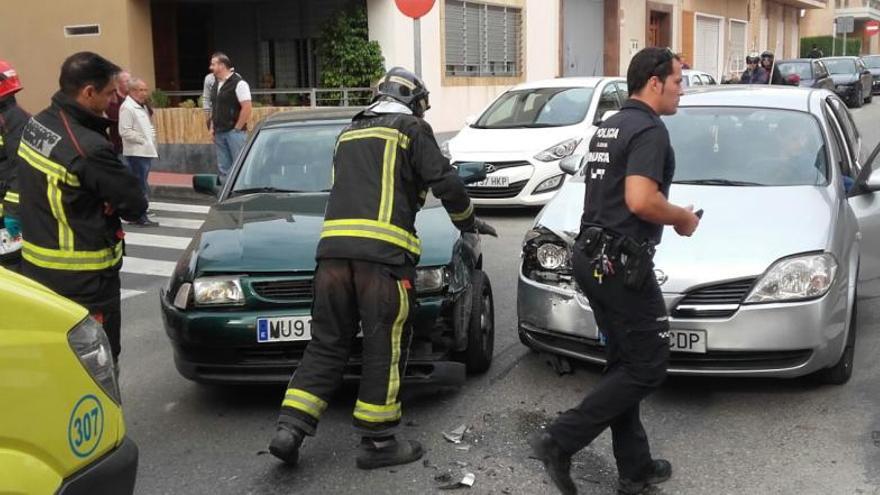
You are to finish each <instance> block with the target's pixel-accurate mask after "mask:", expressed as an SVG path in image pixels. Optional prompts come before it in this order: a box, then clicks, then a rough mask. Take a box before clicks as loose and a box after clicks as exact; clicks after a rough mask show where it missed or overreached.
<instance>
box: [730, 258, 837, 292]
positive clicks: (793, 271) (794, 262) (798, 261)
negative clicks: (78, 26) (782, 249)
mask: <svg viewBox="0 0 880 495" xmlns="http://www.w3.org/2000/svg"><path fill="white" fill-rule="evenodd" d="M836 274H837V260H835V259H834V256H832V255H831V254H828V253H822V254H810V255H805V256H796V257H793V258H786V259H783V260H779V261H777V262H776V263H774V264H773V266H771V267H770V269H769V270H767V273H766V274H764V276H763V277H761V279H760V280H758V283H757V284H755V287H754V288H753V289H752V292H751V293H750V294H749V297H747V298H746V300H745V303H746V304H749V303H766V302H783V301H795V300H801V299H813V298H817V297H822V296H824V295H825V293H827V292H828V289H830V288H831V284H833V283H834V276H835V275H836Z"/></svg>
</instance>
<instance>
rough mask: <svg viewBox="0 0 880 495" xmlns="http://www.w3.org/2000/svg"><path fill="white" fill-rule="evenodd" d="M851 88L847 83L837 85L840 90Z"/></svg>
mask: <svg viewBox="0 0 880 495" xmlns="http://www.w3.org/2000/svg"><path fill="white" fill-rule="evenodd" d="M849 88H850V87H849V86H848V85H846V84H838V85H837V90H838V91H846V90H847V89H849Z"/></svg>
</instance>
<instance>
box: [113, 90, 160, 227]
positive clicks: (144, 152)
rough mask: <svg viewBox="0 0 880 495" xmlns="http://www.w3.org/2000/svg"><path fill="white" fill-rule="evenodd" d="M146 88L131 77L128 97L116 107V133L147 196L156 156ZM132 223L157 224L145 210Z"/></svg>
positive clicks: (127, 159)
mask: <svg viewBox="0 0 880 495" xmlns="http://www.w3.org/2000/svg"><path fill="white" fill-rule="evenodd" d="M149 94H150V93H149V88H147V83H145V82H144V81H143V80H142V79H138V78H135V77H133V78H131V81H129V83H128V96H127V97H126V98H125V101H123V102H122V106H121V107H120V108H119V136H120V137H122V155H123V157H124V158H125V163H127V164H128V167H129V168H130V169H131V171H132V173H134V175H135V176H137V177H138V178H139V179H140V180H141V187H142V188H143V191H144V195H145V196H147V197H149V193H150V187H149V185H148V183H147V177H148V176H149V174H150V167H151V166H152V162H153V159H154V158H157V157H158V156H159V154H158V153H157V146H156V129H155V128H154V127H153V122H152V120H151V118H150V110H149V108H148V107H147V98H148V97H149ZM133 225H139V226H142V227H155V226H157V225H159V224H158V223H156V222H153V221H152V220H150V219H149V218H148V217H147V215H146V213H145V214H144V216H143V218H141V219H140V220H138V221H137V222H134V223H133Z"/></svg>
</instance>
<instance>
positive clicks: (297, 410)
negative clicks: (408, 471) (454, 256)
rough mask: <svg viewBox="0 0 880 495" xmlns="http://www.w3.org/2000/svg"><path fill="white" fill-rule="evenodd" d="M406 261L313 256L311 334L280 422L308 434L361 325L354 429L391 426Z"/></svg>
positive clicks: (377, 430)
mask: <svg viewBox="0 0 880 495" xmlns="http://www.w3.org/2000/svg"><path fill="white" fill-rule="evenodd" d="M411 272H412V269H411V268H409V269H408V270H407V269H406V267H404V268H400V267H392V266H388V265H383V264H380V263H373V262H367V261H357V260H343V259H324V260H320V261H319V263H318V268H317V270H316V272H315V281H314V300H313V301H314V302H313V303H312V324H311V330H312V339H311V341H310V342H309V344H308V346H307V347H306V350H305V353H304V355H303V359H302V362H301V364H300V366H299V368H298V369H297V370H296V372H295V373H294V375H293V378H291V380H290V384H289V385H288V387H287V391H286V393H285V397H284V401H283V403H282V406H281V415H280V417H279V420H278V421H279V423H286V424H289V425H293V426H295V427H297V428H298V429H300V430H302V431H304V432H305V433H306V434H308V435H314V434H315V429H316V427H317V425H318V420H319V419H320V418H321V414H322V413H323V412H324V410H325V409H326V408H327V402H328V401H329V400H330V398H331V397H332V396H333V393H334V392H335V391H336V390H337V389H338V388H339V386H340V385H341V384H342V379H343V372H344V370H345V368H346V366H347V364H348V360H349V355H350V354H351V351H352V346H353V345H356V344H355V337H356V336H357V334H358V333H359V332H360V331H361V330H362V331H363V359H362V365H361V381H360V390H359V392H358V400H357V402H356V404H355V408H354V418H353V422H354V426H355V430H356V431H358V432H359V433H360V434H361V435H363V436H369V437H384V436H388V435H392V434H394V430H395V429H396V427H397V426H398V424H399V423H400V417H401V407H400V401H399V399H398V393H399V391H400V384H401V379H402V377H403V374H404V370H405V368H406V357H407V354H408V348H409V341H410V338H411V332H412V330H411V326H410V307H411V303H412V300H413V288H412V278H411V276H410V273H411Z"/></svg>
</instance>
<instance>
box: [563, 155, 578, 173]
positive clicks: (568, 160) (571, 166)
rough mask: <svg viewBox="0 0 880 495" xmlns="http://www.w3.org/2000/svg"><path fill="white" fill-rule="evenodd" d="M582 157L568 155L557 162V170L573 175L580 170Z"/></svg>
mask: <svg viewBox="0 0 880 495" xmlns="http://www.w3.org/2000/svg"><path fill="white" fill-rule="evenodd" d="M583 159H584V155H568V156H567V157H565V158H563V159H562V161H560V162H559V169H560V170H562V171H563V172H565V173H567V174H568V175H574V174H576V173H578V170H580V169H581V162H582V161H583Z"/></svg>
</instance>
